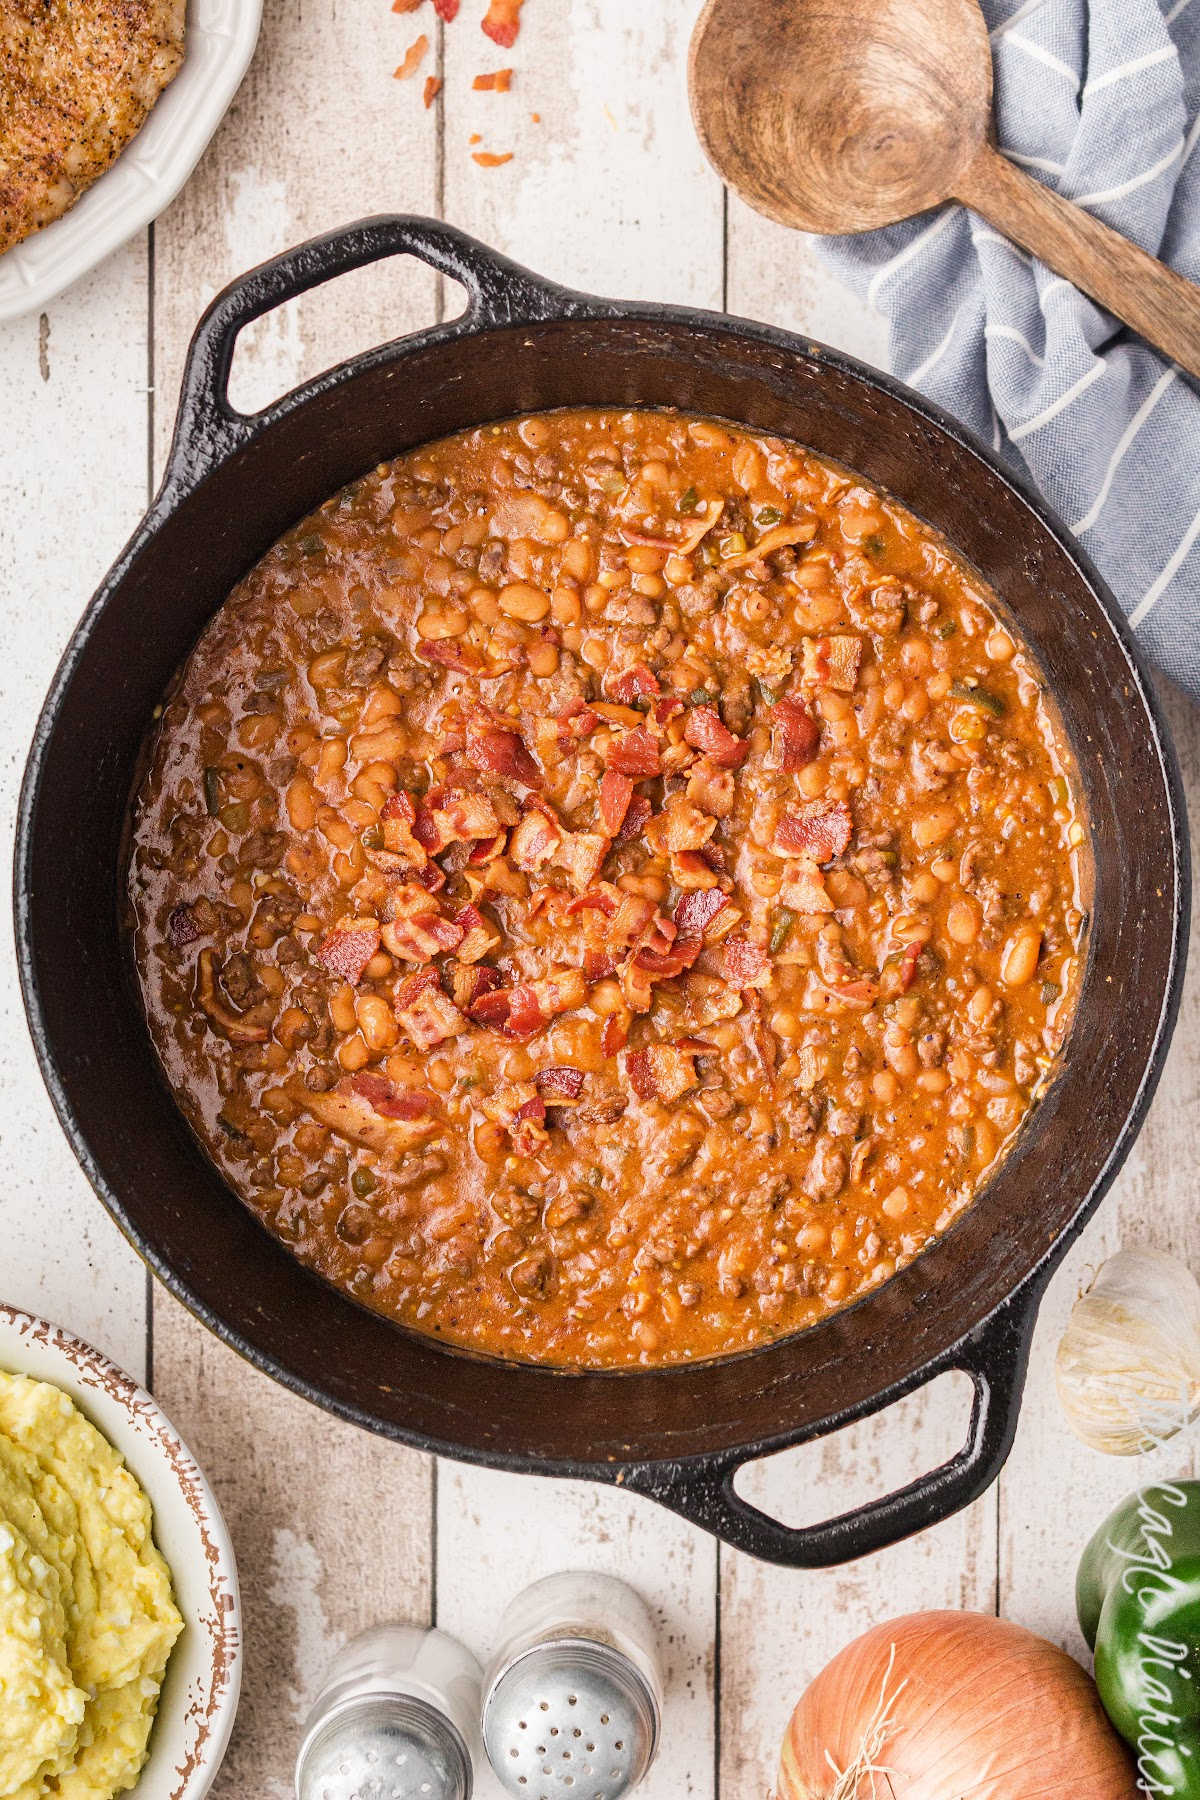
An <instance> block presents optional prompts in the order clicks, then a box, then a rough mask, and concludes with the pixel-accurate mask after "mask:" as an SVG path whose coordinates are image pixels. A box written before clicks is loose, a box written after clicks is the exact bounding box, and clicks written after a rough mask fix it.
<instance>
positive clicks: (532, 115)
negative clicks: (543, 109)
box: [529, 113, 542, 125]
mask: <svg viewBox="0 0 1200 1800" xmlns="http://www.w3.org/2000/svg"><path fill="white" fill-rule="evenodd" d="M529 117H530V118H531V119H532V120H533V122H534V124H535V125H540V124H541V122H542V115H541V113H530V115H529Z"/></svg>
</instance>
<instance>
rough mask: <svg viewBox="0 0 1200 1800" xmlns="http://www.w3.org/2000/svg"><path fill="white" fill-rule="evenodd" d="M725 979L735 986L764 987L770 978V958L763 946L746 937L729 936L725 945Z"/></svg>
mask: <svg viewBox="0 0 1200 1800" xmlns="http://www.w3.org/2000/svg"><path fill="white" fill-rule="evenodd" d="M725 979H726V981H729V982H732V983H733V986H734V987H736V988H760V987H766V985H767V983H768V982H769V981H770V979H771V959H770V957H769V956H768V955H767V952H766V949H765V947H764V946H763V945H762V944H752V943H751V942H750V940H749V939H748V938H730V939H729V941H728V942H727V943H726V945H725Z"/></svg>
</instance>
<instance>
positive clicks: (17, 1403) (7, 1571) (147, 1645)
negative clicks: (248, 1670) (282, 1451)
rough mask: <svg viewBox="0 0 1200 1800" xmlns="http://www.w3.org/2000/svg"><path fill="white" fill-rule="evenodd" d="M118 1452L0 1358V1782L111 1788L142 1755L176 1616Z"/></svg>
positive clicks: (69, 1792)
mask: <svg viewBox="0 0 1200 1800" xmlns="http://www.w3.org/2000/svg"><path fill="white" fill-rule="evenodd" d="M151 1526H152V1520H151V1513H150V1503H149V1501H148V1500H147V1498H146V1496H145V1494H144V1493H143V1492H142V1490H141V1488H140V1487H139V1486H138V1483H137V1482H136V1480H135V1479H134V1477H133V1476H132V1475H131V1474H130V1472H129V1470H128V1469H127V1468H126V1467H125V1464H124V1462H123V1461H122V1459H121V1457H120V1455H119V1454H118V1453H117V1451H116V1450H114V1449H113V1447H112V1445H111V1444H110V1443H109V1442H108V1440H107V1438H105V1437H104V1436H103V1435H102V1434H101V1433H100V1432H99V1431H97V1430H96V1427H95V1426H94V1425H92V1424H91V1423H90V1422H89V1420H87V1419H86V1418H85V1417H84V1416H83V1414H82V1413H81V1412H80V1411H79V1409H78V1408H77V1407H76V1406H75V1405H74V1404H73V1402H72V1401H70V1400H69V1399H68V1398H67V1396H66V1395H65V1394H64V1393H63V1392H62V1391H61V1390H60V1389H59V1388H56V1387H53V1386H51V1385H50V1384H49V1383H47V1382H41V1381H31V1380H29V1379H28V1378H27V1377H25V1376H22V1375H9V1374H5V1373H4V1372H3V1371H0V1796H2V1797H3V1800H41V1796H43V1795H50V1794H53V1795H57V1796H59V1797H60V1800H112V1797H113V1796H114V1795H115V1794H120V1793H123V1792H124V1791H125V1790H126V1789H127V1788H130V1787H132V1786H133V1785H134V1783H135V1782H136V1780H137V1777H138V1772H139V1770H140V1769H141V1767H142V1764H143V1763H144V1762H145V1759H146V1745H147V1741H148V1739H149V1736H150V1728H151V1726H152V1725H153V1723H154V1713H155V1708H156V1707H157V1704H158V1695H159V1690H160V1689H161V1686H162V1679H163V1675H164V1673H165V1670H166V1666H167V1658H168V1657H169V1656H170V1653H171V1648H172V1646H173V1644H174V1643H175V1640H176V1638H177V1637H178V1636H179V1633H180V1631H181V1630H182V1629H183V1621H182V1619H181V1618H180V1616H179V1613H178V1612H177V1610H176V1608H175V1605H174V1602H173V1601H172V1598H171V1577H170V1574H169V1572H168V1570H167V1566H166V1564H165V1563H164V1561H163V1559H162V1557H161V1556H160V1555H159V1553H158V1551H157V1549H156V1548H155V1546H154V1541H153V1538H152V1536H151Z"/></svg>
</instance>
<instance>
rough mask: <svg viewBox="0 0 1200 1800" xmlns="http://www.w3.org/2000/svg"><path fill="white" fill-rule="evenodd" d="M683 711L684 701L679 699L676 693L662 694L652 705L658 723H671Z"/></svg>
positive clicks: (654, 717) (651, 708) (651, 709)
mask: <svg viewBox="0 0 1200 1800" xmlns="http://www.w3.org/2000/svg"><path fill="white" fill-rule="evenodd" d="M682 711H683V701H682V700H677V699H676V698H675V696H674V694H660V695H659V696H658V698H657V699H656V700H654V701H653V702H652V704H651V707H650V712H651V715H652V717H653V719H654V723H655V724H656V725H669V724H670V722H671V720H672V719H677V718H678V717H679V715H680V713H681V712H682Z"/></svg>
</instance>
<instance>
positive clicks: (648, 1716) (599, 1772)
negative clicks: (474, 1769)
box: [483, 1574, 661, 1800]
mask: <svg viewBox="0 0 1200 1800" xmlns="http://www.w3.org/2000/svg"><path fill="white" fill-rule="evenodd" d="M501 1636H502V1643H501V1647H500V1651H499V1653H498V1655H497V1657H496V1659H495V1661H494V1662H493V1664H492V1667H491V1670H490V1671H489V1675H488V1679H487V1682H486V1691H485V1696H484V1702H483V1743H484V1749H485V1750H486V1752H487V1757H488V1761H489V1762H490V1763H491V1765H492V1768H493V1769H494V1770H495V1772H496V1775H497V1776H498V1778H499V1780H500V1781H501V1783H502V1784H503V1786H504V1787H505V1788H506V1789H507V1791H508V1792H509V1793H510V1794H512V1795H513V1796H515V1800H621V1796H623V1795H625V1794H628V1793H629V1792H630V1791H631V1790H632V1789H633V1788H634V1787H636V1786H637V1784H638V1782H640V1781H641V1779H642V1777H643V1776H644V1775H645V1774H646V1771H647V1770H648V1769H649V1767H650V1764H651V1762H652V1761H653V1760H654V1754H655V1751H656V1749H657V1747H658V1737H659V1727H660V1717H661V1699H660V1684H659V1675H658V1662H657V1655H656V1651H655V1643H654V1631H653V1624H652V1622H651V1619H650V1615H649V1613H648V1611H647V1610H646V1607H645V1605H644V1603H643V1602H642V1600H641V1599H640V1598H639V1596H638V1595H637V1594H635V1593H634V1592H633V1590H632V1589H631V1588H629V1587H627V1586H626V1585H625V1583H624V1582H619V1581H617V1580H615V1579H614V1578H613V1577H612V1576H605V1575H601V1576H597V1575H591V1574H567V1575H556V1576H550V1577H548V1578H547V1579H546V1580H545V1581H541V1582H537V1583H535V1584H534V1586H533V1587H531V1588H528V1589H526V1590H525V1592H524V1593H523V1594H521V1595H518V1597H517V1599H516V1600H515V1601H514V1602H513V1603H512V1605H511V1606H510V1607H509V1609H508V1611H507V1613H506V1614H505V1617H504V1620H503V1621H502V1626H501Z"/></svg>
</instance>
